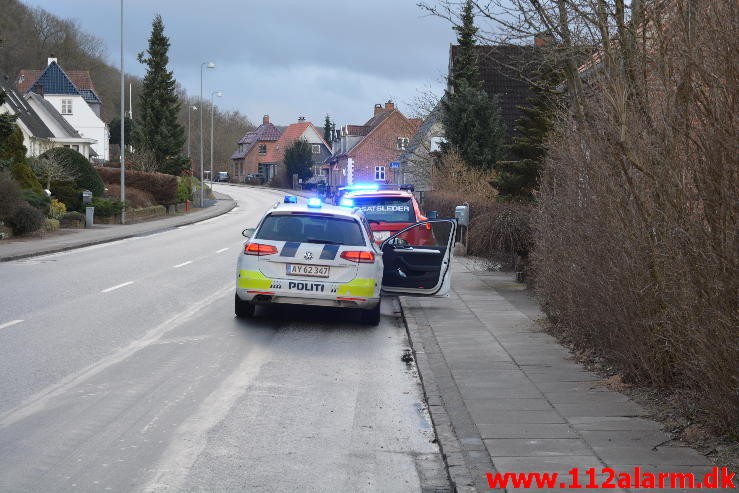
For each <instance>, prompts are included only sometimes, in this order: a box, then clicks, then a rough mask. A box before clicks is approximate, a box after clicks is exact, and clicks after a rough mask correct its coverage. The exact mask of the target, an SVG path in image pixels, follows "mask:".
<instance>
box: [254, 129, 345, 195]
mask: <svg viewBox="0 0 739 493" xmlns="http://www.w3.org/2000/svg"><path fill="white" fill-rule="evenodd" d="M301 139H302V140H305V141H306V142H308V143H309V144H310V146H311V151H312V162H313V174H314V175H320V174H321V168H322V166H323V163H324V162H325V161H326V159H328V157H329V156H331V146H330V145H328V143H327V142H326V141H325V140H323V135H322V132H321V131H319V130H318V128H317V127H316V126H315V125H313V123H311V122H307V121H305V117H303V116H301V117H299V118H298V122H297V123H292V124H290V125H288V127H287V128H286V129H285V131H284V132H282V135H280V138H279V139H277V143H276V145H275V146H273V147H272V148H271V150H270V151H269V152H268V153H267V155H266V156H265V158H264V163H265V164H268V165H270V166H274V169H275V174H276V175H277V176H279V177H280V178H281V179H282V180H283V182H284V183H285V184H289V180H290V178H289V177H288V176H287V172H286V170H285V166H284V158H285V149H287V148H288V147H290V146H291V145H292V144H293V143H295V141H297V140H301Z"/></svg>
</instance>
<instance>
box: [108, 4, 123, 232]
mask: <svg viewBox="0 0 739 493" xmlns="http://www.w3.org/2000/svg"><path fill="white" fill-rule="evenodd" d="M125 75H126V73H125V72H124V71H123V0H121V146H120V147H121V151H120V161H121V204H123V207H122V208H121V224H126V206H125V204H126V146H125V142H126V140H125V139H126V113H125V106H126V82H125ZM105 157H106V159H107V156H105Z"/></svg>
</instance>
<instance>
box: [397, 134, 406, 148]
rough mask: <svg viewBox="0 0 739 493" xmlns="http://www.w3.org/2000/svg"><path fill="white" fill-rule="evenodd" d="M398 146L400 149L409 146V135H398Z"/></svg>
mask: <svg viewBox="0 0 739 493" xmlns="http://www.w3.org/2000/svg"><path fill="white" fill-rule="evenodd" d="M396 147H397V149H398V150H399V151H401V150H403V149H405V148H406V147H408V137H398V140H397V143H396Z"/></svg>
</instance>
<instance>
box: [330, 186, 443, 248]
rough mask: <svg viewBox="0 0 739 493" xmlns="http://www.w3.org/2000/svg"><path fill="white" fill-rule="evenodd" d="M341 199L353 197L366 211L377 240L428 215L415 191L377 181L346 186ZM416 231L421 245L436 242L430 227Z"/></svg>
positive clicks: (385, 237) (380, 241)
mask: <svg viewBox="0 0 739 493" xmlns="http://www.w3.org/2000/svg"><path fill="white" fill-rule="evenodd" d="M340 200H345V201H346V200H348V201H351V203H352V204H353V205H354V207H358V208H359V209H361V210H362V212H364V215H365V216H366V217H367V221H368V222H369V224H370V228H372V235H373V237H374V240H375V242H377V243H382V242H383V241H384V240H386V239H387V238H389V237H390V236H391V235H393V234H395V233H397V232H398V231H400V230H402V229H405V228H407V227H408V226H410V225H411V224H414V223H417V222H421V221H426V220H427V219H428V218H427V217H426V216H424V215H423V213H422V212H421V207H420V206H419V205H418V202H417V201H416V198H415V197H414V196H413V192H411V191H410V190H404V189H400V188H398V187H395V188H381V187H379V186H377V185H374V184H370V185H356V186H354V187H347V188H346V190H345V191H344V193H343V195H342V198H341V199H340ZM417 233H418V234H419V237H418V238H417V239H416V240H417V243H418V244H419V245H424V244H431V243H434V242H435V240H434V239H433V238H432V232H431V229H427V230H425V231H424V230H418V231H417Z"/></svg>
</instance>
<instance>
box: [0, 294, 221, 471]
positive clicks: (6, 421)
mask: <svg viewBox="0 0 739 493" xmlns="http://www.w3.org/2000/svg"><path fill="white" fill-rule="evenodd" d="M231 293H233V283H230V282H229V283H228V284H227V285H225V286H224V287H223V288H221V289H219V290H217V291H216V292H214V293H213V294H211V295H210V296H207V297H205V298H203V299H202V300H200V301H199V302H196V303H194V304H193V305H191V306H190V307H189V308H187V309H186V310H185V311H183V312H180V313H178V314H177V315H175V316H173V317H172V318H170V319H168V320H165V321H164V322H162V323H161V324H159V325H158V326H156V327H154V328H152V329H150V330H149V331H147V332H146V334H144V336H143V337H142V338H140V339H137V340H135V341H133V342H131V344H129V345H128V346H127V347H125V348H122V349H119V350H117V351H115V352H114V353H111V354H110V355H108V356H106V357H104V358H102V359H100V360H98V361H97V362H95V363H93V364H92V365H90V366H88V367H87V368H83V369H82V370H80V371H78V372H77V373H73V374H71V375H69V376H67V377H64V378H63V379H62V380H61V381H59V382H58V383H56V384H53V385H51V386H49V387H47V388H45V389H43V390H42V391H40V392H38V393H36V394H35V395H33V396H31V397H30V398H29V399H27V400H26V401H25V402H23V403H22V404H20V405H19V406H17V407H15V408H13V409H11V410H10V411H8V412H7V413H5V414H4V415H0V430H2V429H4V428H6V427H8V426H10V425H12V424H14V423H17V422H18V421H20V420H23V419H25V418H27V417H28V416H31V415H33V414H34V413H37V412H39V411H41V410H42V409H44V408H45V407H46V406H47V404H48V403H49V402H50V401H51V400H52V399H54V398H56V397H58V396H60V395H63V394H64V393H66V392H69V391H70V390H71V389H73V388H74V387H76V386H78V385H80V384H82V383H83V382H85V381H87V380H88V379H90V378H92V377H93V376H95V375H98V374H99V373H101V372H103V371H104V370H106V369H108V368H110V367H112V366H114V365H116V364H118V363H120V362H121V361H124V360H126V359H127V358H129V357H130V356H132V355H133V354H135V353H137V352H138V351H140V350H142V349H146V348H147V347H150V346H151V345H152V344H155V343H156V342H157V341H159V339H161V338H162V336H164V335H165V334H166V333H167V332H169V331H171V330H173V329H175V328H177V327H179V326H180V325H182V324H184V323H185V322H187V321H189V320H191V319H193V318H194V317H196V316H198V315H199V314H200V312H201V311H202V310H203V309H204V308H205V307H207V306H210V305H212V304H213V302H214V301H215V300H217V299H219V298H222V297H224V296H226V295H228V294H231ZM79 460H80V461H81V460H82V459H79Z"/></svg>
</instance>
